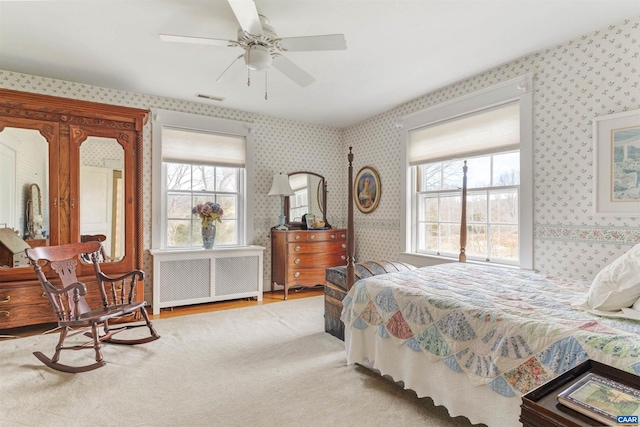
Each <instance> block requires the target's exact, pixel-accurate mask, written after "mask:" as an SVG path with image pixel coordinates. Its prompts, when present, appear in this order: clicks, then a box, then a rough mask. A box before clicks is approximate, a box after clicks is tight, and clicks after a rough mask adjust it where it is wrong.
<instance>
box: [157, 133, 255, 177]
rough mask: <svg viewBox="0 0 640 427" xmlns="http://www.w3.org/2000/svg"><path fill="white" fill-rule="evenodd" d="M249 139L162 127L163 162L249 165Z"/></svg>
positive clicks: (233, 165) (240, 166) (232, 165)
mask: <svg viewBox="0 0 640 427" xmlns="http://www.w3.org/2000/svg"><path fill="white" fill-rule="evenodd" d="M245 145H246V144H245V138H244V137H238V136H228V135H219V134H214V133H206V132H198V131H194V130H192V129H189V130H181V129H176V128H171V127H166V126H163V127H162V160H163V161H165V162H175V163H181V162H185V163H191V164H194V163H205V164H211V165H216V166H228V167H239V168H242V167H244V166H245Z"/></svg>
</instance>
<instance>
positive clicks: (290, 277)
mask: <svg viewBox="0 0 640 427" xmlns="http://www.w3.org/2000/svg"><path fill="white" fill-rule="evenodd" d="M325 271H326V268H325V267H321V268H291V269H289V271H288V272H287V283H289V284H290V285H292V286H295V285H305V286H315V285H322V284H324V282H325Z"/></svg>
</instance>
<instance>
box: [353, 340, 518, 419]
mask: <svg viewBox="0 0 640 427" xmlns="http://www.w3.org/2000/svg"><path fill="white" fill-rule="evenodd" d="M345 334H346V340H345V347H346V351H347V363H348V364H350V365H351V364H354V363H357V364H359V365H362V366H365V367H368V368H373V369H375V370H377V371H379V372H380V374H382V375H388V376H390V377H391V378H392V379H393V380H394V381H402V382H403V383H404V386H405V388H407V389H410V390H413V391H415V392H416V394H417V395H418V397H430V398H431V399H433V402H434V403H435V404H436V405H438V406H440V405H442V406H444V407H445V408H447V410H448V411H449V415H450V416H451V417H457V416H464V417H466V418H467V419H469V421H471V423H473V424H478V423H483V424H486V425H488V426H489V427H494V426H496V427H497V426H517V425H520V421H519V417H520V403H521V398H520V397H519V396H517V397H504V396H501V395H499V394H498V393H496V392H494V391H493V390H491V389H490V388H489V387H483V386H474V385H472V384H471V383H470V382H469V378H468V376H467V375H466V374H464V373H459V372H455V371H453V370H451V369H450V368H449V367H447V366H446V365H445V364H444V363H442V362H440V361H436V362H428V363H425V357H424V355H423V354H422V353H421V352H415V351H412V350H410V349H408V348H407V347H406V346H398V345H395V344H394V343H393V341H392V340H389V339H384V338H380V337H378V336H377V335H376V334H371V331H370V330H369V329H365V330H360V329H353V328H348V329H346V331H345ZM398 361H401V362H400V363H398ZM425 378H428V381H424V379H425Z"/></svg>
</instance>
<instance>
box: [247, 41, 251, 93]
mask: <svg viewBox="0 0 640 427" xmlns="http://www.w3.org/2000/svg"><path fill="white" fill-rule="evenodd" d="M247 55H248V56H249V64H251V48H249V51H248V52H247ZM247 86H251V68H249V67H247Z"/></svg>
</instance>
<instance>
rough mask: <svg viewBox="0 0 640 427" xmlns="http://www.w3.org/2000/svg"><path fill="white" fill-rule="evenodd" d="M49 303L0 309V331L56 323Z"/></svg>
mask: <svg viewBox="0 0 640 427" xmlns="http://www.w3.org/2000/svg"><path fill="white" fill-rule="evenodd" d="M57 321H58V319H56V316H55V314H54V313H53V309H52V308H51V304H49V301H45V302H44V303H43V304H23V305H14V306H11V307H9V306H6V307H5V306H2V307H0V329H7V328H15V327H18V326H23V325H33V324H38V323H52V322H57Z"/></svg>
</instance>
